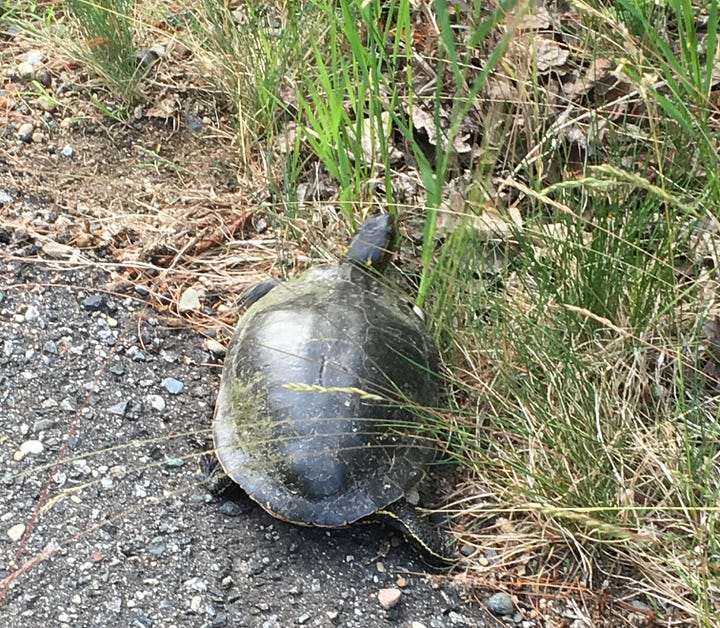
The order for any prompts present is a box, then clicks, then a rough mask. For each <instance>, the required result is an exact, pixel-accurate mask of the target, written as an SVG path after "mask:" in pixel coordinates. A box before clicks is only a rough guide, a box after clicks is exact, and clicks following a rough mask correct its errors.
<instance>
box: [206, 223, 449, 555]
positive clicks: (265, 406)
mask: <svg viewBox="0 0 720 628" xmlns="http://www.w3.org/2000/svg"><path fill="white" fill-rule="evenodd" d="M394 239H395V228H394V222H393V221H392V219H391V218H390V217H388V216H376V217H374V218H371V219H370V220H368V221H367V222H366V223H365V224H364V225H363V226H362V227H361V228H360V230H359V231H358V233H357V234H356V235H355V237H354V238H353V240H352V242H351V244H350V247H349V249H348V252H347V255H346V257H345V259H344V260H343V261H342V262H341V263H339V264H337V265H323V266H317V267H314V268H311V269H309V270H307V271H306V272H305V273H303V274H302V275H301V276H299V277H298V278H296V279H294V280H291V281H288V282H285V283H282V284H278V285H274V286H273V285H267V286H266V285H261V287H259V288H258V287H256V289H255V293H256V294H257V295H260V296H259V297H255V298H256V299H257V300H256V301H255V303H254V304H253V305H252V306H251V307H250V308H249V309H248V310H247V312H246V313H245V315H244V316H243V317H242V318H241V319H240V321H239V323H238V326H237V329H236V331H235V336H234V338H233V341H232V343H231V346H230V348H229V351H228V354H227V357H226V360H225V366H224V369H223V374H222V381H221V384H220V392H219V396H218V400H217V404H216V408H215V420H214V425H213V439H214V444H215V452H216V454H217V457H218V460H219V462H220V464H221V465H222V468H223V470H224V472H225V473H226V474H227V475H228V476H229V477H230V478H231V479H232V480H233V481H234V482H236V483H237V484H239V485H240V486H241V487H242V488H243V489H244V490H245V491H246V492H247V494H248V495H249V496H250V497H251V498H252V499H254V500H255V501H257V502H258V503H259V504H260V505H261V506H262V507H263V508H264V509H265V510H267V511H268V512H269V513H270V514H272V515H273V516H275V517H277V518H279V519H283V520H285V521H289V522H292V523H297V524H301V525H314V526H325V527H341V526H345V525H348V524H351V523H353V522H355V521H358V520H361V519H364V518H368V517H370V516H375V517H378V516H382V517H383V519H384V520H386V521H387V522H389V523H390V524H391V525H394V527H397V528H400V529H401V530H402V531H403V532H405V533H406V534H407V535H409V536H410V537H411V538H413V539H414V540H415V541H417V542H418V543H419V544H420V545H421V546H422V547H423V548H424V549H425V551H426V552H427V553H429V554H430V555H431V556H433V557H435V558H436V559H440V560H451V559H452V558H453V557H454V556H455V547H454V544H452V543H451V542H450V541H449V540H448V539H446V538H445V536H444V535H443V534H442V533H440V532H439V531H438V530H436V529H435V528H434V527H433V526H431V525H430V524H429V522H427V521H425V520H423V519H421V518H418V517H417V516H415V514H414V512H413V511H412V510H411V508H410V507H409V506H408V505H407V503H406V502H405V501H404V500H403V496H404V495H405V494H406V492H407V491H408V490H409V489H411V488H412V487H414V485H415V484H416V483H417V481H418V480H419V479H420V477H421V476H422V474H423V467H424V466H425V465H426V464H427V463H428V462H430V461H431V460H432V459H433V457H434V455H435V453H436V452H435V448H434V446H433V441H432V439H431V438H428V437H426V436H425V435H424V434H423V426H422V420H421V417H420V416H419V414H418V413H419V412H422V408H423V407H428V406H430V407H432V406H436V405H437V402H438V377H437V370H438V354H437V349H436V347H435V344H434V342H433V340H432V338H431V337H430V335H429V334H428V333H427V331H426V329H425V326H424V324H423V321H422V320H421V318H420V317H419V316H418V314H417V313H416V312H415V310H414V305H413V302H412V301H411V300H410V299H409V298H407V297H406V296H405V295H403V294H402V293H399V291H398V290H397V289H396V288H393V287H390V286H388V285H387V284H386V283H384V282H383V281H382V278H381V277H380V276H379V274H380V273H381V272H382V271H383V270H384V269H385V267H386V266H387V264H388V262H389V259H390V256H391V255H392V246H393V244H394ZM268 288H272V289H270V290H267V289H268ZM250 300H253V299H252V298H251V299H250Z"/></svg>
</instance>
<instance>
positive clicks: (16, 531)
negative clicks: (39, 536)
mask: <svg viewBox="0 0 720 628" xmlns="http://www.w3.org/2000/svg"><path fill="white" fill-rule="evenodd" d="M23 534H25V524H22V523H18V524H16V525H14V526H12V527H11V528H10V529H9V530H8V531H7V535H8V537H9V538H10V540H11V541H19V540H20V539H21V538H22V535H23Z"/></svg>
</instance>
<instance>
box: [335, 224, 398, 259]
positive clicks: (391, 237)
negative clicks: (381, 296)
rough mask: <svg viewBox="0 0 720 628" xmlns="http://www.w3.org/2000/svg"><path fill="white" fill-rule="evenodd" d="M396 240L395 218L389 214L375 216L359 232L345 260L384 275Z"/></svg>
mask: <svg viewBox="0 0 720 628" xmlns="http://www.w3.org/2000/svg"><path fill="white" fill-rule="evenodd" d="M396 239H397V229H396V227H395V220H394V219H393V217H392V216H390V215H388V214H380V215H379V216H373V217H372V218H369V219H368V220H366V221H365V222H364V223H363V224H362V226H361V227H360V228H359V229H358V230H357V233H356V234H355V236H354V237H353V239H352V241H351V242H350V246H349V247H348V250H347V253H346V254H345V258H346V259H347V260H348V261H350V262H352V263H353V264H357V265H358V266H362V267H363V268H371V269H373V270H375V271H377V272H379V273H382V272H383V271H384V270H385V268H387V265H388V264H389V263H390V258H391V257H392V254H393V252H394V250H395V240H396Z"/></svg>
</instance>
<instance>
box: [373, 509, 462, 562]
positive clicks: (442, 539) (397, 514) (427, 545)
mask: <svg viewBox="0 0 720 628" xmlns="http://www.w3.org/2000/svg"><path fill="white" fill-rule="evenodd" d="M376 514H377V516H378V518H379V519H380V520H381V521H382V522H383V523H384V524H385V525H388V526H390V527H391V528H394V529H395V530H399V531H400V532H402V533H403V534H404V535H405V537H406V538H408V539H410V540H411V541H412V542H413V543H415V545H416V546H418V547H420V549H421V550H422V551H423V554H424V555H425V556H426V557H427V558H428V559H429V560H430V562H431V563H432V564H433V565H435V566H438V567H439V566H445V567H447V566H449V565H450V564H451V563H454V562H457V560H458V558H459V554H458V548H457V543H456V542H455V539H453V538H452V537H451V536H450V535H449V534H448V533H447V532H446V531H445V530H443V529H441V528H439V527H437V526H434V525H433V524H432V523H430V521H429V520H428V519H427V517H425V516H423V515H422V514H420V512H419V511H418V510H417V509H416V508H415V507H413V506H411V505H410V504H409V503H408V502H407V501H405V500H404V499H400V500H398V501H396V502H394V503H392V504H390V505H389V506H386V507H385V508H383V509H382V510H378V512H377V513H376Z"/></svg>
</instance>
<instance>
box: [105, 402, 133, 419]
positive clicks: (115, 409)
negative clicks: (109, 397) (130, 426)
mask: <svg viewBox="0 0 720 628" xmlns="http://www.w3.org/2000/svg"><path fill="white" fill-rule="evenodd" d="M128 405H129V404H128V402H127V401H120V402H118V403H116V404H115V405H112V406H110V407H109V408H108V412H109V413H110V414H115V415H117V416H123V415H124V414H125V412H127V409H128Z"/></svg>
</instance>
